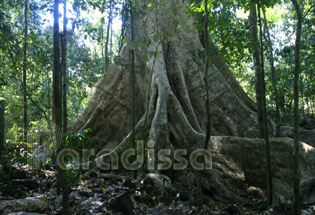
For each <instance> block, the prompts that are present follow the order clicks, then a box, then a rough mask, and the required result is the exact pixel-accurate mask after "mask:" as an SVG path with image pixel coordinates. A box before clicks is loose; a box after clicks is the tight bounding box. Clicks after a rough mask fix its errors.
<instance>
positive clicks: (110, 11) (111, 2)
mask: <svg viewBox="0 0 315 215" xmlns="http://www.w3.org/2000/svg"><path fill="white" fill-rule="evenodd" d="M112 11H113V0H110V2H109V14H108V22H107V30H106V42H105V73H104V74H106V73H107V71H108V67H109V56H108V43H109V39H110V37H109V34H110V29H111V25H112Z"/></svg>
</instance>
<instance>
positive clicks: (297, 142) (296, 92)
mask: <svg viewBox="0 0 315 215" xmlns="http://www.w3.org/2000/svg"><path fill="white" fill-rule="evenodd" d="M291 1H292V4H293V6H294V9H295V12H296V16H297V28H296V40H295V50H294V53H295V69H294V165H293V171H294V201H293V214H294V215H299V214H301V211H300V168H299V162H300V128H299V121H300V114H299V76H300V72H301V62H300V52H301V34H302V21H303V18H302V12H301V9H300V6H299V4H298V3H297V1H296V0H291Z"/></svg>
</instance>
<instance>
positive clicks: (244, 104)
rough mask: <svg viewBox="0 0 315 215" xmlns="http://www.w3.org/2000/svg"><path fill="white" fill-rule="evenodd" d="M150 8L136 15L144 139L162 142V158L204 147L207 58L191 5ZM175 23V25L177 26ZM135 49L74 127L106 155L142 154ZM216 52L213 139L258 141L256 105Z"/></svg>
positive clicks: (211, 73)
mask: <svg viewBox="0 0 315 215" xmlns="http://www.w3.org/2000/svg"><path fill="white" fill-rule="evenodd" d="M148 4H149V3H147V4H145V3H139V2H136V5H135V10H139V8H141V10H142V13H144V14H145V15H143V16H146V18H145V19H143V17H140V16H136V17H135V20H134V29H135V30H134V41H141V42H138V44H137V46H136V47H137V48H136V49H135V66H136V72H135V100H134V101H135V111H134V112H135V133H136V136H137V137H141V139H143V141H144V142H146V141H148V140H151V141H154V142H155V143H156V145H155V146H156V150H157V151H158V150H159V149H161V148H170V149H172V150H176V149H183V148H186V149H187V150H188V151H190V150H194V149H196V148H204V142H205V135H204V131H205V130H206V127H207V121H208V120H207V117H205V116H207V113H206V104H205V99H204V98H205V92H206V90H205V89H206V88H205V83H204V81H203V78H204V68H205V61H204V59H205V54H204V48H203V46H202V44H201V41H200V39H199V38H200V35H199V33H198V30H196V29H195V28H194V25H193V22H194V21H195V18H194V17H188V15H187V14H186V12H185V9H186V8H187V7H188V6H189V4H188V2H186V1H184V2H183V1H179V0H178V1H172V2H169V1H167V2H165V4H164V3H163V4H159V5H154V6H152V7H147V5H148ZM165 11H167V13H165ZM170 11H172V12H170ZM136 13H137V14H139V11H137V12H136ZM142 13H141V15H142ZM170 20H172V22H174V24H169V22H170ZM127 32H130V31H127ZM128 34H130V33H128ZM126 38H130V37H129V36H127V37H126ZM129 45H130V44H128V43H127V40H125V41H124V45H123V47H122V50H121V52H120V59H121V64H122V66H115V65H113V66H112V67H111V68H110V69H109V71H108V73H107V74H106V75H105V76H104V77H103V78H102V79H101V80H100V81H99V82H98V83H97V85H96V87H95V93H94V95H93V96H92V98H91V99H90V101H89V103H88V105H87V107H86V108H85V110H84V111H83V112H82V113H81V114H80V116H79V117H78V118H77V119H76V120H75V122H74V123H72V124H71V125H70V127H69V128H70V130H71V131H72V132H78V131H80V130H82V129H86V128H91V133H90V135H91V136H95V137H96V136H97V137H99V142H100V144H99V146H98V147H99V149H100V148H101V147H105V148H111V149H115V151H116V152H117V153H121V152H122V151H123V150H124V149H126V148H133V147H134V146H133V145H132V144H131V142H132V141H131V139H132V137H131V134H132V132H130V131H132V125H131V123H130V122H131V121H132V120H131V117H132V101H131V99H129V98H131V97H132V92H131V90H129V87H126V86H129V83H130V78H131V76H130V71H128V69H127V68H130V65H128V64H129V62H130V58H129V56H130V55H129V47H128V46H129ZM213 47H214V46H213V44H212V43H210V48H211V49H212V50H211V51H210V52H209V54H210V56H209V58H212V59H213V63H214V64H209V67H208V71H207V72H208V80H207V81H208V83H209V92H210V95H209V97H210V105H211V135H227V136H240V137H245V136H246V137H257V136H258V130H257V118H256V113H255V111H254V110H253V109H255V108H254V107H253V106H254V105H253V102H252V101H251V100H250V99H249V98H248V96H247V95H246V93H245V92H244V91H243V90H242V88H241V87H240V86H239V85H238V83H237V82H236V80H235V78H234V77H233V75H232V73H231V71H230V70H229V69H228V68H227V66H226V65H225V63H224V62H223V61H222V59H221V58H220V56H218V54H217V52H216V50H214V48H213ZM194 175H195V173H194ZM202 175H203V176H202V177H204V173H202ZM213 177H215V176H213ZM194 183H195V182H194Z"/></svg>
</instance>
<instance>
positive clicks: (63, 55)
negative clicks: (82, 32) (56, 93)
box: [61, 0, 68, 133]
mask: <svg viewBox="0 0 315 215" xmlns="http://www.w3.org/2000/svg"><path fill="white" fill-rule="evenodd" d="M63 4H64V17H63V35H62V40H61V65H62V79H63V80H62V89H63V90H62V97H63V99H62V100H63V108H62V109H63V123H62V125H63V132H64V133H65V132H67V126H68V122H67V118H68V112H67V80H68V75H67V33H68V32H67V24H68V19H67V0H64V3H63Z"/></svg>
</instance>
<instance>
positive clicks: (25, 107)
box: [23, 0, 28, 141]
mask: <svg viewBox="0 0 315 215" xmlns="http://www.w3.org/2000/svg"><path fill="white" fill-rule="evenodd" d="M24 19H25V29H24V49H23V130H24V133H23V134H24V141H26V139H27V129H28V128H27V127H28V126H27V124H28V120H27V91H26V72H27V41H28V0H25V11H24Z"/></svg>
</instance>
